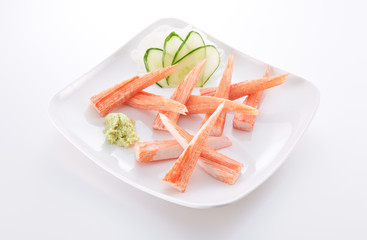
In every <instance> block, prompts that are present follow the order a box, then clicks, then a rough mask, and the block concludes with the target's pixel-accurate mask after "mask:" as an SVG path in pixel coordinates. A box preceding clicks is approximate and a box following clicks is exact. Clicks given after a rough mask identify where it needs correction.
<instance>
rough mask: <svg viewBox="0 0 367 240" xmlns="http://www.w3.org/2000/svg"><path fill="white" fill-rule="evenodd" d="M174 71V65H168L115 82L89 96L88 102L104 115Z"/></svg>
mask: <svg viewBox="0 0 367 240" xmlns="http://www.w3.org/2000/svg"><path fill="white" fill-rule="evenodd" d="M175 71H176V66H175V65H173V66H168V67H165V68H162V69H159V70H156V71H153V72H149V73H147V74H145V75H143V76H141V77H138V76H135V77H133V78H130V79H128V80H125V81H123V82H122V83H119V84H116V85H115V86H113V87H112V88H110V89H107V90H104V91H102V92H101V93H99V94H96V95H94V96H93V97H91V99H90V102H91V104H92V105H93V107H94V108H95V109H96V110H97V112H98V113H99V115H100V116H101V117H104V116H106V115H107V114H108V113H109V112H110V111H112V110H113V109H114V108H116V107H117V106H119V105H121V104H123V103H124V102H126V101H127V100H128V99H129V98H131V97H133V96H134V95H136V94H137V93H138V92H140V91H141V90H143V89H144V88H147V87H149V86H150V85H152V84H154V83H156V82H158V81H160V80H162V79H163V78H165V77H168V76H169V75H171V74H172V73H174V72H175Z"/></svg>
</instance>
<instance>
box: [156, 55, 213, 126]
mask: <svg viewBox="0 0 367 240" xmlns="http://www.w3.org/2000/svg"><path fill="white" fill-rule="evenodd" d="M205 62H206V59H204V60H203V61H202V62H200V63H199V64H198V65H196V66H195V67H194V68H193V69H192V70H191V72H189V73H188V74H187V75H186V77H185V79H184V80H183V81H182V82H181V83H180V84H179V85H178V87H177V88H176V90H175V91H174V93H173V94H172V96H171V99H173V100H175V101H177V102H180V103H182V104H185V103H186V102H187V100H188V99H189V97H190V95H191V92H192V89H193V88H194V87H195V84H196V82H197V80H198V79H199V76H200V73H201V71H202V69H203V67H204V65H205ZM159 113H163V114H165V115H166V116H167V117H168V118H169V119H171V120H172V121H174V122H175V123H177V121H178V119H179V117H180V114H179V113H176V112H167V111H160V112H159ZM159 113H158V114H157V116H156V118H155V119H154V122H153V128H154V129H157V130H164V129H165V128H164V125H163V123H162V121H161V119H160V117H159Z"/></svg>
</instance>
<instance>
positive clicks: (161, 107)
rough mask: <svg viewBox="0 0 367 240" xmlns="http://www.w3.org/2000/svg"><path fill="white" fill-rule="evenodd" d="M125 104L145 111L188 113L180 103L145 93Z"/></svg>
mask: <svg viewBox="0 0 367 240" xmlns="http://www.w3.org/2000/svg"><path fill="white" fill-rule="evenodd" d="M125 104H126V105H129V106H131V107H135V108H140V109H145V110H157V111H170V112H177V113H179V114H184V115H185V114H186V112H187V108H186V106H185V105H184V104H182V103H180V102H177V101H175V100H172V99H170V98H166V97H163V96H160V95H155V94H152V93H148V92H144V91H141V92H139V93H137V94H136V95H135V96H134V97H132V98H130V99H128V100H127V101H126V102H125Z"/></svg>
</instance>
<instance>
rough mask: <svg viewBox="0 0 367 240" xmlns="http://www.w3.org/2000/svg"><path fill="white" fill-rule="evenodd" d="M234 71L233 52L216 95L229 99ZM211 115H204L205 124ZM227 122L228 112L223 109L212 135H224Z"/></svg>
mask: <svg viewBox="0 0 367 240" xmlns="http://www.w3.org/2000/svg"><path fill="white" fill-rule="evenodd" d="M232 72H233V54H231V55H229V57H228V62H227V66H226V68H225V69H224V72H223V76H222V79H221V80H220V82H219V85H218V87H217V90H216V91H215V93H214V97H218V98H224V99H228V97H229V89H230V85H231V80H232ZM209 117H210V114H209V113H207V114H206V115H205V117H204V120H203V124H204V123H205V122H206V121H207V120H208V118H209ZM225 122H226V112H224V111H223V112H222V113H221V114H220V115H219V117H218V119H217V122H216V123H215V125H214V127H213V130H212V132H211V133H210V135H212V136H222V133H223V128H224V123H225Z"/></svg>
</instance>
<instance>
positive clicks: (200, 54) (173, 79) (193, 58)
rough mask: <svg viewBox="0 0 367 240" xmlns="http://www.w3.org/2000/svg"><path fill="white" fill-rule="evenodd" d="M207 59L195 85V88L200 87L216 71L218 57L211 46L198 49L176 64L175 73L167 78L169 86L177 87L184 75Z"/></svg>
mask: <svg viewBox="0 0 367 240" xmlns="http://www.w3.org/2000/svg"><path fill="white" fill-rule="evenodd" d="M205 58H206V59H207V62H206V63H205V66H204V68H203V71H202V72H201V74H200V77H199V79H198V81H197V83H196V87H202V86H203V85H204V84H205V83H206V82H207V81H208V79H209V78H210V77H211V76H212V75H213V73H214V72H215V70H217V68H218V66H219V63H220V55H219V52H218V50H217V48H216V47H215V46H213V45H206V46H201V47H198V48H196V49H194V50H192V51H191V52H189V53H188V54H186V55H185V56H184V57H182V58H181V59H180V60H179V61H178V62H177V67H176V72H174V73H173V74H172V75H171V76H170V78H169V86H170V87H177V86H178V85H179V84H180V82H181V81H182V80H183V79H184V78H185V77H186V75H187V74H188V73H189V72H190V71H191V70H192V69H193V68H194V67H195V66H196V65H197V64H198V63H200V62H201V61H202V60H204V59H205Z"/></svg>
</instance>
